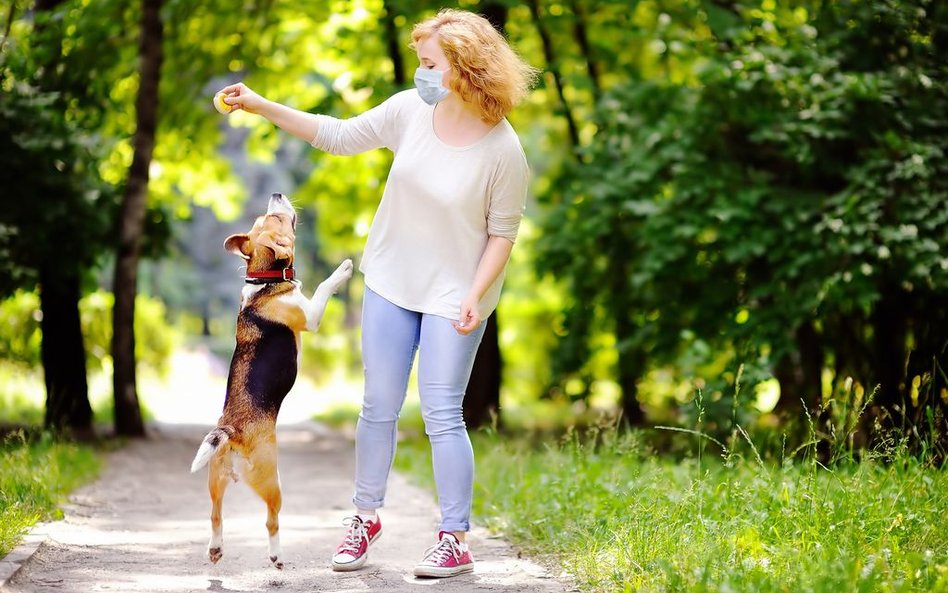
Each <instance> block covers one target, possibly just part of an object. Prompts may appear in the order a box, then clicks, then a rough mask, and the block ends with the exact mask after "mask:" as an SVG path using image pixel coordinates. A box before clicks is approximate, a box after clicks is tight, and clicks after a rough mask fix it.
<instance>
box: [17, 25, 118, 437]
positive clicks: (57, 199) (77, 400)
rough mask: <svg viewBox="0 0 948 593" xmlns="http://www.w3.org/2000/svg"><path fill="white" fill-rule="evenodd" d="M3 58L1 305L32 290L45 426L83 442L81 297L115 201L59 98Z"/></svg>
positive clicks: (86, 426)
mask: <svg viewBox="0 0 948 593" xmlns="http://www.w3.org/2000/svg"><path fill="white" fill-rule="evenodd" d="M46 33H47V34H49V30H47V32H46ZM5 58H7V63H6V64H4V67H3V69H2V71H0V86H3V87H4V88H9V89H10V90H9V91H4V92H3V93H0V139H2V141H0V186H2V187H3V188H4V195H5V196H6V199H5V200H4V207H3V209H2V211H0V229H2V232H0V253H2V255H3V257H2V258H0V261H2V264H0V268H2V273H0V275H2V277H3V280H2V281H0V297H6V296H9V295H10V294H12V293H13V291H14V290H16V289H17V288H27V289H32V288H34V287H37V286H38V287H39V293H40V306H41V311H42V321H41V329H42V345H41V358H42V363H43V368H44V371H45V373H44V375H45V384H46V413H45V417H44V424H45V425H46V426H47V427H48V428H51V429H55V430H57V431H68V432H70V433H71V434H72V435H73V436H75V437H78V438H86V437H89V436H91V435H92V408H91V406H90V405H89V397H88V386H87V385H88V383H87V379H86V366H85V364H86V357H85V350H84V346H83V341H82V332H81V325H80V318H79V297H80V294H81V290H82V289H81V287H82V283H83V280H84V279H86V273H85V271H86V270H87V269H88V268H89V267H90V266H91V265H92V263H93V261H94V259H95V258H96V257H97V255H98V254H100V253H102V251H103V250H104V249H105V246H106V237H105V233H104V232H103V231H102V229H107V228H108V227H109V220H110V216H111V212H112V210H113V202H112V195H111V194H110V192H109V191H108V188H107V187H105V186H104V185H103V184H102V183H101V181H100V180H99V179H98V176H97V175H96V173H95V163H96V158H95V155H93V154H91V153H90V152H89V151H88V150H87V149H86V148H85V147H86V146H89V145H90V143H89V142H88V141H87V139H86V138H85V137H84V136H83V134H82V133H81V132H80V131H79V130H77V129H76V128H75V127H74V126H73V125H71V124H70V123H69V122H68V121H67V120H66V119H65V118H64V117H63V115H62V111H61V109H60V106H61V105H62V103H61V94H60V93H57V92H49V91H43V90H41V89H39V88H37V87H36V86H33V85H31V84H30V83H29V82H27V81H26V80H23V79H21V78H18V77H17V76H16V75H14V73H13V72H12V71H11V69H10V67H9V64H10V61H12V60H11V59H10V58H9V54H8V55H7V56H5ZM18 59H19V58H18ZM15 66H16V64H15V65H14V67H15ZM25 172H28V174H24V173H25ZM43 238H49V239H50V240H43Z"/></svg>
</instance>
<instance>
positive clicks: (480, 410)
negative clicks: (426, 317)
mask: <svg viewBox="0 0 948 593" xmlns="http://www.w3.org/2000/svg"><path fill="white" fill-rule="evenodd" d="M481 12H482V14H483V15H484V16H485V17H486V18H487V20H488V21H490V23H491V24H492V25H494V28H496V29H497V30H498V31H500V34H501V35H505V31H506V26H507V7H506V6H504V5H503V4H500V3H497V2H485V3H484V4H483V6H481ZM485 323H486V324H487V327H486V328H485V329H484V336H483V337H482V338H481V345H480V347H478V349H477V356H476V357H475V358H474V368H473V369H472V370H471V378H470V380H469V381H468V384H467V389H466V390H465V393H464V405H463V411H464V422H465V423H466V424H467V426H468V428H479V427H481V426H483V425H485V424H487V423H488V422H490V421H491V418H492V417H496V418H497V423H498V425H499V424H500V420H501V419H500V385H501V382H502V380H503V358H502V357H501V354H500V342H499V334H498V332H497V311H494V313H493V314H491V316H490V317H488V318H487V321H485Z"/></svg>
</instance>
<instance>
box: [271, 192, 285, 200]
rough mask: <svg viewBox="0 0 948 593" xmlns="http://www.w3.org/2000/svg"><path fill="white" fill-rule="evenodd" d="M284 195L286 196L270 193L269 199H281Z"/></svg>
mask: <svg viewBox="0 0 948 593" xmlns="http://www.w3.org/2000/svg"><path fill="white" fill-rule="evenodd" d="M285 197H286V196H284V195H283V194H280V193H276V194H270V199H271V200H282V199H283V198H285Z"/></svg>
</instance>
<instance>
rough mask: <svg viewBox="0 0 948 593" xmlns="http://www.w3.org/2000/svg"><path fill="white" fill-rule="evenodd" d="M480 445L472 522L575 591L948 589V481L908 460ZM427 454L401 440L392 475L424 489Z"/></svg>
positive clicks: (635, 437)
mask: <svg viewBox="0 0 948 593" xmlns="http://www.w3.org/2000/svg"><path fill="white" fill-rule="evenodd" d="M476 437H477V438H475V439H474V445H475V452H476V457H477V460H478V466H477V478H476V480H477V482H476V484H475V497H474V506H475V508H474V518H475V521H480V522H485V523H486V524H487V526H488V527H489V528H491V529H493V530H496V531H499V532H502V533H503V534H504V535H505V536H506V537H508V538H509V539H511V540H512V541H513V542H514V544H515V545H517V546H518V547H520V548H522V549H524V550H525V551H526V552H528V553H532V554H538V555H540V557H541V558H542V557H552V558H555V559H556V560H557V561H558V562H559V563H561V564H562V566H563V568H564V569H565V570H566V571H567V572H568V573H569V574H570V575H572V577H573V578H574V579H575V580H576V582H577V584H578V585H579V587H580V589H581V590H584V591H628V592H631V591H682V592H685V591H687V592H710V591H733V592H735V593H737V592H743V591H746V592H754V593H769V592H774V593H776V592H783V591H813V592H826V593H835V592H836V591H844V590H845V591H865V592H870V591H872V592H875V591H879V592H882V591H946V590H948V545H946V542H945V540H944V538H943V537H942V535H941V529H940V526H941V523H942V520H941V518H942V515H943V514H944V513H945V512H946V511H948V496H946V488H948V472H946V471H945V470H944V469H935V468H932V467H928V466H924V465H921V464H919V463H918V462H916V461H914V460H913V459H912V458H909V457H903V458H900V459H899V460H898V461H897V462H896V463H892V464H888V465H881V464H878V463H876V462H872V461H865V462H862V463H859V464H852V465H843V466H840V467H837V468H834V469H833V470H826V469H822V468H821V467H820V466H819V465H817V464H816V460H815V459H813V458H812V457H811V458H809V460H810V461H809V462H808V463H790V462H789V461H788V462H787V463H784V464H780V465H769V464H768V465H764V464H759V463H757V462H756V461H755V458H754V456H753V454H752V451H751V450H750V449H749V448H748V447H747V446H746V444H745V446H744V447H743V448H742V450H743V451H746V452H747V456H746V457H745V458H743V459H741V457H740V456H738V457H733V456H732V457H731V458H730V459H729V460H727V461H726V462H723V463H722V460H720V459H719V458H713V457H710V456H706V457H705V458H702V457H700V456H699V457H697V458H690V459H686V460H684V461H680V462H676V461H674V460H670V459H667V458H663V457H659V456H655V455H653V454H652V452H651V451H650V450H649V449H648V448H647V447H646V446H645V445H643V441H645V440H646V435H645V434H644V433H622V434H617V433H616V432H615V431H614V429H612V428H605V429H603V430H602V431H601V432H599V433H595V432H594V433H591V434H587V435H584V436H582V437H580V436H578V435H577V434H575V433H573V434H570V435H567V436H566V437H564V438H563V439H560V440H553V441H548V442H546V443H543V444H542V445H541V446H540V447H536V446H535V445H534V444H530V443H528V442H526V441H523V440H518V439H515V438H514V439H511V438H509V437H504V436H499V435H490V434H484V433H480V434H478V435H476ZM648 438H649V440H651V438H650V437H648ZM429 455H430V451H429V448H428V445H427V442H425V441H423V440H420V439H419V440H413V441H409V442H403V443H401V444H400V445H399V455H398V457H397V459H396V464H397V467H399V468H401V469H408V470H410V471H411V472H412V474H413V475H416V476H418V479H420V480H423V481H424V482H425V483H426V484H428V483H430V477H429V475H430V471H431V470H430V464H429V463H427V460H428V457H429ZM475 554H476V550H475Z"/></svg>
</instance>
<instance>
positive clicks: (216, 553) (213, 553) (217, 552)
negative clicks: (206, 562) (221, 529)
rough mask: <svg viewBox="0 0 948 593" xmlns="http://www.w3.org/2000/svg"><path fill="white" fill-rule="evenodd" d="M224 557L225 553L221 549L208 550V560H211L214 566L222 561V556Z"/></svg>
mask: <svg viewBox="0 0 948 593" xmlns="http://www.w3.org/2000/svg"><path fill="white" fill-rule="evenodd" d="M223 555H224V552H223V551H222V550H221V549H220V548H208V549H207V557H208V558H209V559H210V560H211V562H213V563H214V564H217V561H218V560H220V559H221V556H223Z"/></svg>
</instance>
